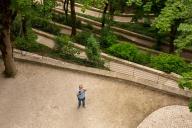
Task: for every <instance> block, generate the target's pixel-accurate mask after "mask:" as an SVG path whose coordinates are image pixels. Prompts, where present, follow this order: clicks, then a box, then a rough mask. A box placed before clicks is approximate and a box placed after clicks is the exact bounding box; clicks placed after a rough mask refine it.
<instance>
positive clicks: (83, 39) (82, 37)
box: [74, 31, 91, 46]
mask: <svg viewBox="0 0 192 128" xmlns="http://www.w3.org/2000/svg"><path fill="white" fill-rule="evenodd" d="M90 35H91V33H90V32H89V31H83V32H80V33H78V34H77V35H76V36H75V38H74V40H75V42H76V43H79V44H82V45H84V46H86V45H87V40H88V38H89V37H90Z"/></svg>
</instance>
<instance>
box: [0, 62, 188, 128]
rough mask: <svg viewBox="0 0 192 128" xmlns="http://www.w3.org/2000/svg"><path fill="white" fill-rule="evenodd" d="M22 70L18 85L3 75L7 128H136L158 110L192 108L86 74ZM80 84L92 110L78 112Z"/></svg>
mask: <svg viewBox="0 0 192 128" xmlns="http://www.w3.org/2000/svg"><path fill="white" fill-rule="evenodd" d="M17 67H18V70H19V73H18V75H17V76H16V78H14V79H5V78H3V76H2V74H0V82H1V83H0V126H1V127H2V128H76V127H78V128H136V127H137V125H138V124H139V123H140V122H141V121H142V120H143V119H144V118H145V117H146V116H148V115H149V114H150V113H152V112H153V111H155V110H157V109H158V108H161V107H163V106H167V105H173V104H179V105H186V104H187V103H188V101H187V100H186V99H184V98H179V97H175V96H171V95H168V94H164V93H161V92H158V91H153V90H150V89H147V88H146V87H140V86H136V85H134V84H133V83H130V82H125V81H119V80H114V79H111V78H106V77H101V76H95V75H91V74H86V73H83V72H76V71H71V70H67V69H65V70H64V69H62V70H61V69H55V68H51V67H46V66H42V65H37V64H29V63H24V62H17ZM2 69H3V68H2V60H0V71H1V72H2ZM79 84H83V85H84V86H85V88H87V90H88V91H87V99H86V101H87V108H85V109H84V108H80V109H79V110H78V109H77V101H76V90H77V88H78V85H79Z"/></svg>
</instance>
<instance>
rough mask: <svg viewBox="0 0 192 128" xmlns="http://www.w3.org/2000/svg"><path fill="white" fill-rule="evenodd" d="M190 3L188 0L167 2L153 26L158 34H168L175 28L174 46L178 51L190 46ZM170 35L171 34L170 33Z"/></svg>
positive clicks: (191, 39)
mask: <svg viewBox="0 0 192 128" xmlns="http://www.w3.org/2000/svg"><path fill="white" fill-rule="evenodd" d="M191 11H192V2H191V1H190V0H186V1H183V0H178V1H173V0H167V1H166V4H165V7H164V8H163V9H162V11H161V14H160V15H159V16H158V17H157V18H156V19H155V21H154V23H153V26H154V27H156V28H157V29H159V31H160V32H164V33H170V32H171V31H172V30H174V29H173V28H175V27H176V28H177V29H176V31H179V32H177V35H175V36H176V40H175V41H174V42H175V45H176V46H177V48H179V50H181V49H183V48H185V47H189V46H191V45H192V43H191V41H192V29H191V17H192V14H191V13H189V12H191ZM170 34H171V33H170Z"/></svg>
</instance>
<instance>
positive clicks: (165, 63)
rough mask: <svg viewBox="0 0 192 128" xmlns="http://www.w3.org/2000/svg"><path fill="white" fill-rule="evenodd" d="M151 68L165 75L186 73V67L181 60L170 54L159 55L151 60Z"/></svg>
mask: <svg viewBox="0 0 192 128" xmlns="http://www.w3.org/2000/svg"><path fill="white" fill-rule="evenodd" d="M151 66H152V67H154V68H156V69H158V70H161V71H164V72H167V73H170V72H175V73H177V74H181V73H183V72H185V71H187V67H188V66H187V64H186V62H185V61H184V60H183V59H182V58H180V57H179V56H176V55H171V54H160V55H159V56H156V57H154V58H152V60H151Z"/></svg>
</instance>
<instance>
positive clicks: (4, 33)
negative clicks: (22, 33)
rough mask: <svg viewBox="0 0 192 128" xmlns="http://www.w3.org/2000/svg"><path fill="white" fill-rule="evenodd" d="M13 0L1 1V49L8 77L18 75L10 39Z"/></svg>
mask: <svg viewBox="0 0 192 128" xmlns="http://www.w3.org/2000/svg"><path fill="white" fill-rule="evenodd" d="M10 6H11V1H10V0H6V1H2V0H1V1H0V8H1V11H0V14H1V15H2V19H1V24H2V29H1V31H0V50H1V52H2V58H3V61H4V65H5V71H4V72H5V75H6V76H8V77H14V76H15V75H16V72H17V70H16V66H15V63H14V58H13V48H12V44H11V39H10V26H11V23H12V19H14V18H13V14H12V11H11V10H10Z"/></svg>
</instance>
